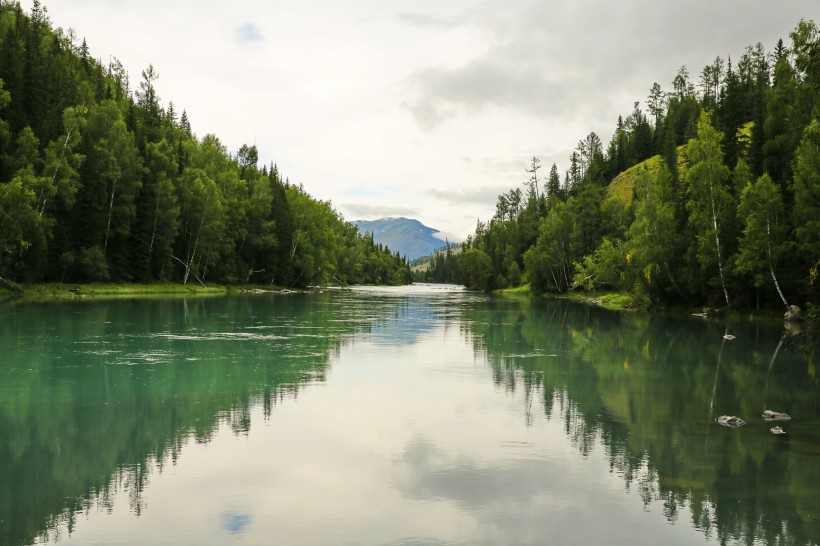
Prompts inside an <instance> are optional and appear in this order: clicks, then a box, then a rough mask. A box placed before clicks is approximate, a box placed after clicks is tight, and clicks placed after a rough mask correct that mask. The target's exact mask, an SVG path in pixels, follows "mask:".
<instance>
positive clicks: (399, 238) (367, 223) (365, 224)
mask: <svg viewBox="0 0 820 546" xmlns="http://www.w3.org/2000/svg"><path fill="white" fill-rule="evenodd" d="M351 223H352V224H353V225H354V226H356V227H357V228H358V229H359V232H360V233H372V234H373V240H374V241H375V242H376V243H380V244H382V245H384V246H386V247H388V248H390V250H391V251H393V252H395V251H397V250H398V251H399V253H400V254H401V255H402V256H404V257H406V258H408V259H410V260H412V259H414V258H418V257H419V256H429V255H430V254H433V252H435V251H436V250H438V249H440V248H443V247H444V246H446V245H447V241H445V239H444V238H440V237H441V235H440V234H441V231H440V230H437V229H434V228H431V227H428V226H425V225H424V224H422V223H421V222H419V221H418V220H415V219H413V218H405V217H403V216H399V217H386V218H379V219H378V220H355V221H353V222H351ZM437 235H438V236H437ZM449 242H450V243H451V244H452V243H457V242H458V241H449Z"/></svg>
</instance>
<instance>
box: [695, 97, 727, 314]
mask: <svg viewBox="0 0 820 546" xmlns="http://www.w3.org/2000/svg"><path fill="white" fill-rule="evenodd" d="M697 135H698V136H697V138H693V139H692V140H690V141H689V143H688V144H687V146H686V155H687V157H688V158H689V161H690V162H691V165H692V166H691V167H690V168H689V170H688V171H687V173H686V182H687V185H688V192H689V200H688V202H687V208H688V209H689V225H690V226H691V227H692V229H693V231H694V233H695V238H696V247H697V258H698V262H699V263H700V266H701V267H702V268H703V269H704V270H705V271H706V272H708V271H709V270H713V268H714V267H715V266H716V267H717V270H718V276H719V280H720V287H721V289H722V291H723V297H724V299H725V301H726V306H727V307H731V302H730V300H729V291H728V290H727V288H726V273H725V271H724V269H725V268H724V258H723V252H724V250H723V245H722V243H721V228H722V225H723V223H724V220H725V219H726V216H727V212H728V211H729V207H730V204H731V194H730V193H729V191H728V188H727V187H726V182H727V180H728V179H729V168H728V167H726V165H724V164H723V151H722V150H721V147H720V142H721V140H722V138H723V134H722V133H720V132H719V131H717V130H716V129H715V128H714V127H713V126H712V115H711V113H709V112H707V111H703V112H701V114H700V119H699V120H698V133H697Z"/></svg>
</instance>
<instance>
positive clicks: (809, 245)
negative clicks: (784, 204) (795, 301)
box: [792, 119, 820, 285]
mask: <svg viewBox="0 0 820 546" xmlns="http://www.w3.org/2000/svg"><path fill="white" fill-rule="evenodd" d="M792 191H793V192H794V210H793V213H792V214H793V217H794V233H795V239H796V240H797V247H798V253H799V254H800V255H801V256H803V257H804V258H805V260H804V263H805V264H806V265H808V271H807V273H809V275H808V276H809V279H810V280H809V282H810V284H812V285H814V284H815V283H816V282H817V276H818V268H820V122H818V121H817V119H814V120H812V122H811V123H810V124H809V126H808V127H806V130H805V131H804V133H803V138H802V140H801V142H800V147H799V148H798V149H797V161H796V165H795V172H794V184H793V186H792Z"/></svg>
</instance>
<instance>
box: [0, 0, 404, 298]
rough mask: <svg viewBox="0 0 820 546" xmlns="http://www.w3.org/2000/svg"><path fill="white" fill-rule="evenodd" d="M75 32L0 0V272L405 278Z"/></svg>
mask: <svg viewBox="0 0 820 546" xmlns="http://www.w3.org/2000/svg"><path fill="white" fill-rule="evenodd" d="M157 78H158V74H157V72H156V71H155V70H154V68H153V67H151V66H149V67H148V68H147V69H145V70H144V71H143V72H142V77H141V79H140V80H139V81H138V82H137V83H136V84H133V83H132V82H131V80H130V79H129V76H128V74H127V73H126V72H125V70H124V68H123V66H122V64H121V63H120V62H119V61H117V60H116V59H114V60H112V61H111V62H110V63H108V64H107V65H104V64H103V63H102V62H101V61H98V60H95V59H94V58H92V57H91V55H90V53H89V47H88V45H87V43H86V41H85V40H84V39H83V40H78V39H77V37H76V36H75V35H74V33H73V31H68V32H66V31H63V30H62V29H60V28H56V29H55V28H53V27H52V26H51V23H50V21H49V19H48V16H47V12H46V9H45V8H44V7H43V6H41V5H40V3H39V2H38V1H36V0H35V2H34V7H33V9H32V12H31V14H26V13H24V12H23V11H22V10H21V8H20V5H19V3H17V2H9V1H5V0H4V1H2V2H0V80H2V81H0V278H3V279H5V280H10V281H16V282H36V281H75V282H89V281H103V280H111V281H116V282H132V281H134V282H136V281H138V282H152V281H175V282H182V283H187V282H196V281H200V282H207V281H210V282H220V283H258V284H261V283H265V284H277V285H287V286H304V285H310V284H319V283H330V282H332V283H337V282H339V283H406V282H409V279H410V270H409V267H408V265H407V263H406V260H405V259H403V258H402V257H400V256H398V254H395V255H394V254H392V253H391V252H390V250H389V249H386V248H384V247H382V246H379V245H375V244H374V243H373V240H372V238H370V237H361V236H359V235H358V232H357V230H356V228H355V227H354V226H352V225H351V224H349V223H347V222H345V221H344V219H343V218H342V217H341V215H340V214H339V213H337V212H336V211H335V210H334V209H333V208H332V206H331V204H330V203H329V202H323V201H318V200H316V199H313V198H311V197H310V196H309V195H308V194H307V193H306V191H305V190H304V188H303V187H302V186H301V185H298V184H293V183H290V182H289V180H288V179H287V178H283V176H282V174H281V173H280V172H279V170H278V169H277V167H276V165H270V166H262V167H261V168H260V167H259V166H258V151H257V149H256V147H255V146H248V145H244V146H242V147H241V148H240V149H239V150H238V151H237V152H236V153H229V152H228V150H227V149H226V147H225V146H224V145H223V144H222V143H221V142H220V141H219V139H218V138H217V137H216V136H214V135H211V134H207V135H205V136H204V137H201V138H198V137H197V136H196V135H195V134H194V133H193V131H192V129H191V124H190V121H189V119H188V116H187V114H186V112H185V110H182V111H181V112H179V111H178V110H177V109H176V108H175V107H174V105H173V103H171V102H169V103H168V104H167V106H166V105H163V103H162V102H161V101H160V98H159V97H158V96H157V93H156V90H155V83H156V81H157Z"/></svg>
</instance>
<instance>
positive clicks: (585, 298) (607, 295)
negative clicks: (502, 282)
mask: <svg viewBox="0 0 820 546" xmlns="http://www.w3.org/2000/svg"><path fill="white" fill-rule="evenodd" d="M492 293H493V294H495V295H497V296H502V297H526V298H549V299H559V300H560V299H564V300H570V301H574V302H577V303H584V304H587V305H593V306H595V307H600V308H602V309H608V310H610V311H621V312H645V313H650V314H655V313H671V314H674V315H687V316H691V317H693V318H703V319H719V318H726V317H727V316H729V317H731V316H733V317H737V318H742V319H748V320H756V319H763V320H767V321H783V315H782V311H780V310H777V309H729V310H727V309H726V308H723V307H716V308H712V309H710V310H708V312H704V311H703V309H696V308H691V307H686V306H670V307H652V306H651V304H650V303H649V302H648V301H647V300H645V299H643V298H641V297H639V296H636V295H634V294H629V293H626V292H616V291H606V290H594V291H592V292H570V293H568V294H553V293H545V294H534V293H533V292H532V290H531V289H530V287H529V285H524V286H519V287H516V288H502V289H498V290H493V292H492ZM803 312H804V313H805V312H806V309H803ZM804 317H805V315H804Z"/></svg>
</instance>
